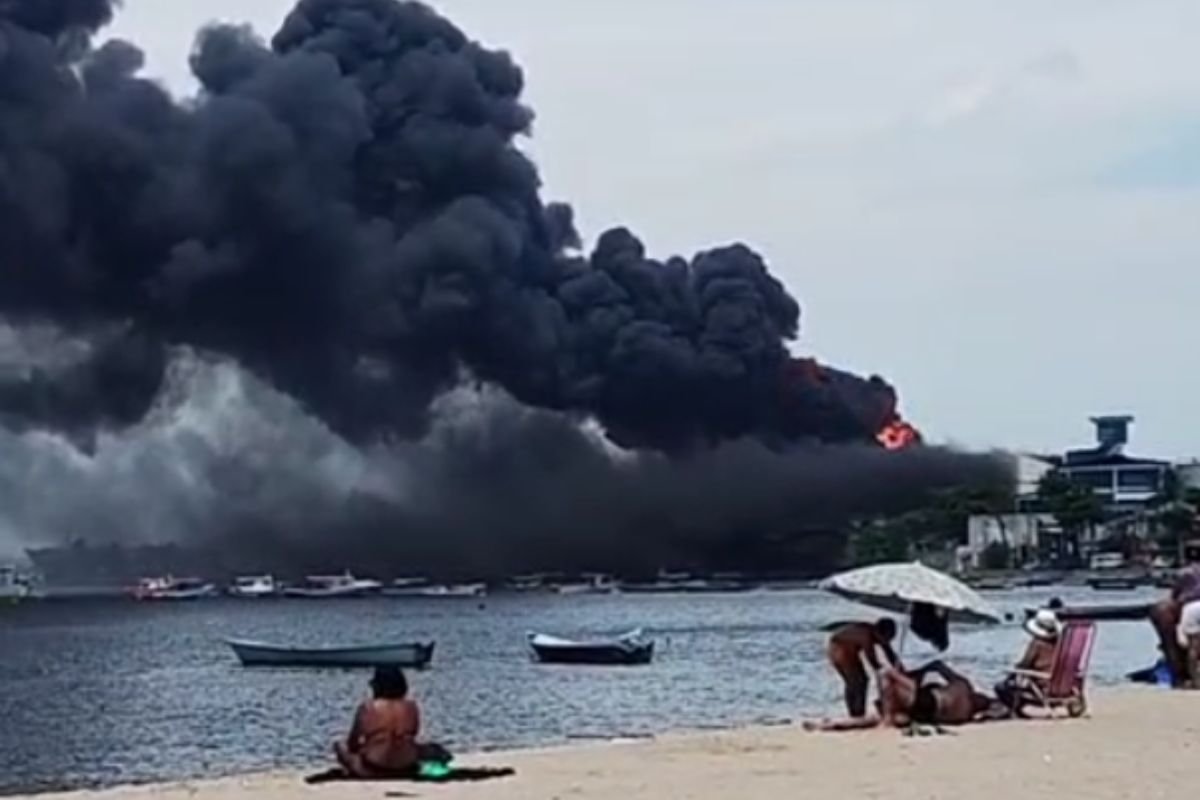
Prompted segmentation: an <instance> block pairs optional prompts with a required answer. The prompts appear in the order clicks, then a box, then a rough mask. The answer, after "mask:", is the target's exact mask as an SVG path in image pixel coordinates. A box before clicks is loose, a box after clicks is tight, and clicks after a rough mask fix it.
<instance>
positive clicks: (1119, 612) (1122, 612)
mask: <svg viewBox="0 0 1200 800" xmlns="http://www.w3.org/2000/svg"><path fill="white" fill-rule="evenodd" d="M1151 605H1152V604H1151V603H1095V604H1090V605H1084V606H1064V607H1062V608H1056V609H1053V611H1054V614H1055V616H1057V617H1058V618H1059V619H1061V620H1063V621H1064V622H1065V621H1067V620H1092V621H1093V622H1126V621H1136V620H1142V619H1148V618H1149V616H1150V607H1151ZM1041 610H1042V609H1040V608H1026V609H1025V618H1026V619H1029V618H1032V617H1033V616H1034V615H1035V614H1037V612H1038V611H1041Z"/></svg>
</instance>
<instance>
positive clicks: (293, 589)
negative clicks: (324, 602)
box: [283, 572, 383, 599]
mask: <svg viewBox="0 0 1200 800" xmlns="http://www.w3.org/2000/svg"><path fill="white" fill-rule="evenodd" d="M382 588H383V584H382V583H380V582H379V581H373V580H368V579H364V578H356V577H354V576H353V575H351V574H350V573H349V572H346V573H343V574H342V575H309V576H308V577H307V578H305V579H304V583H303V584H301V585H299V586H288V587H286V588H285V589H284V590H283V594H284V596H286V597H304V598H309V599H323V598H335V597H365V596H367V595H372V594H378V593H379V591H380V590H381V589H382Z"/></svg>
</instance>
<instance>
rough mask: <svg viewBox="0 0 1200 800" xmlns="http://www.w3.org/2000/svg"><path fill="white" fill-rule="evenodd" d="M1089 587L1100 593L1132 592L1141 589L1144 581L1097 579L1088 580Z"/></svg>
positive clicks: (1137, 579) (1136, 579)
mask: <svg viewBox="0 0 1200 800" xmlns="http://www.w3.org/2000/svg"><path fill="white" fill-rule="evenodd" d="M1087 583H1088V586H1090V587H1092V588H1093V589H1095V590H1096V591H1098V592H1130V591H1133V590H1134V589H1137V588H1138V587H1140V586H1141V585H1142V583H1143V581H1142V580H1141V579H1140V578H1136V577H1118V576H1113V577H1095V578H1089V579H1088V582H1087Z"/></svg>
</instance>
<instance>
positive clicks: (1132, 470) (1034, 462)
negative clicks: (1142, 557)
mask: <svg viewBox="0 0 1200 800" xmlns="http://www.w3.org/2000/svg"><path fill="white" fill-rule="evenodd" d="M1133 421H1134V418H1133V417H1132V416H1130V415H1125V414H1121V415H1105V416H1097V417H1092V418H1091V422H1092V425H1093V426H1095V436H1096V441H1095V444H1094V445H1093V446H1091V447H1087V448H1080V449H1074V450H1068V451H1066V452H1065V453H1063V454H1062V455H1033V454H1021V455H1018V456H1017V464H1016V470H1017V475H1016V479H1017V486H1016V504H1015V506H1016V507H1015V511H1014V513H1012V514H1001V515H977V516H972V517H971V518H970V519H969V520H968V522H967V544H966V545H965V546H964V547H962V548H960V550H959V554H958V561H959V564H960V566H961V567H962V568H963V569H982V568H984V567H985V566H986V564H985V562H986V561H987V558H986V557H985V554H986V553H987V551H988V548H996V547H998V546H1003V548H1004V549H1006V550H1007V552H1008V553H1009V554H1010V555H1011V564H1012V566H1018V567H1020V566H1032V565H1050V564H1054V563H1056V562H1060V561H1061V560H1062V559H1063V557H1064V555H1065V554H1067V553H1068V550H1069V548H1068V547H1067V546H1066V539H1065V535H1064V532H1063V529H1062V526H1061V525H1060V524H1058V522H1057V520H1055V518H1054V516H1053V515H1052V514H1048V513H1046V512H1045V510H1044V509H1042V508H1041V504H1040V502H1039V498H1038V485H1039V483H1040V482H1041V480H1042V479H1043V478H1044V477H1045V476H1046V475H1047V474H1049V473H1051V472H1058V473H1060V474H1062V475H1064V476H1065V477H1067V478H1070V479H1071V480H1072V481H1074V482H1076V483H1078V484H1080V485H1083V486H1086V487H1088V488H1090V489H1091V490H1092V491H1093V492H1094V493H1095V494H1096V497H1097V499H1099V500H1100V503H1101V505H1102V507H1103V517H1104V518H1103V521H1102V522H1101V523H1100V524H1098V525H1095V526H1093V527H1091V528H1090V529H1088V530H1087V531H1085V532H1083V534H1082V535H1081V536H1080V537H1079V542H1078V545H1079V553H1078V556H1079V558H1081V559H1082V560H1083V561H1085V562H1086V561H1088V560H1090V559H1091V557H1092V556H1093V555H1095V554H1096V553H1098V552H1101V551H1102V550H1104V549H1105V548H1106V547H1110V546H1111V545H1112V543H1114V542H1123V543H1126V544H1129V543H1141V544H1145V545H1146V546H1145V548H1144V549H1145V550H1147V551H1153V549H1154V548H1153V546H1152V544H1153V540H1154V538H1155V537H1156V536H1158V535H1160V534H1161V530H1162V524H1161V521H1162V517H1163V513H1164V511H1166V510H1168V509H1170V508H1171V507H1172V506H1177V505H1178V503H1177V502H1176V503H1171V502H1169V501H1170V499H1171V498H1168V497H1167V495H1168V494H1169V491H1170V488H1171V482H1172V479H1174V480H1175V481H1176V482H1178V484H1179V485H1181V486H1184V487H1190V488H1195V489H1200V462H1197V461H1192V462H1189V463H1186V464H1178V465H1172V464H1171V463H1170V462H1169V461H1164V460H1161V459H1154V458H1142V457H1138V456H1132V455H1129V454H1127V453H1126V452H1125V447H1126V445H1127V444H1128V443H1129V429H1130V426H1131V425H1132V424H1133Z"/></svg>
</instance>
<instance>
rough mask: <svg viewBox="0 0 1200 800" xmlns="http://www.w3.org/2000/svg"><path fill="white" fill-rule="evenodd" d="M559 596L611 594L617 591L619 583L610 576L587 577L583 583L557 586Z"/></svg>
mask: <svg viewBox="0 0 1200 800" xmlns="http://www.w3.org/2000/svg"><path fill="white" fill-rule="evenodd" d="M555 591H556V592H558V593H559V594H565V595H576V594H611V593H612V592H615V591H617V583H616V581H614V580H613V579H612V578H611V577H609V576H608V575H585V576H584V579H583V580H582V581H578V582H575V583H560V584H558V585H557V586H555Z"/></svg>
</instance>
